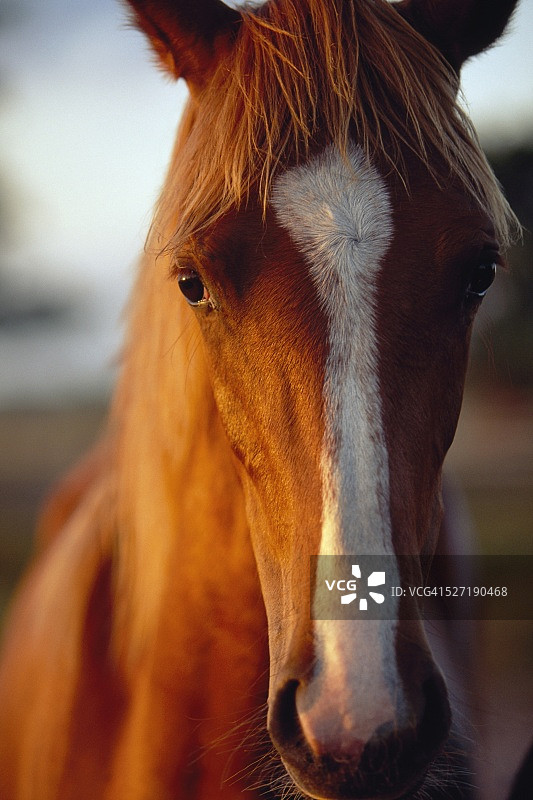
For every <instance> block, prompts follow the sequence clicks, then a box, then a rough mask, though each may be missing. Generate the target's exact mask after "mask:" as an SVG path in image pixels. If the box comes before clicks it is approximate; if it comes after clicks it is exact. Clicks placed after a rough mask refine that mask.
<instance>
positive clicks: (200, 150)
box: [155, 0, 516, 250]
mask: <svg viewBox="0 0 533 800" xmlns="http://www.w3.org/2000/svg"><path fill="white" fill-rule="evenodd" d="M457 89H458V80H457V76H456V74H455V73H454V72H453V70H452V69H451V67H450V66H449V65H448V64H447V63H446V62H445V61H444V59H443V58H442V57H441V55H440V54H439V52H438V51H437V50H436V49H435V48H434V47H433V46H432V45H431V44H429V43H428V42H427V41H426V40H425V39H424V38H423V37H422V36H420V35H419V34H418V33H417V32H416V31H415V30H414V29H413V28H412V27H411V26H410V25H409V24H408V23H407V22H406V21H405V20H404V19H403V17H402V16H401V15H400V14H399V13H398V12H397V10H396V9H395V8H394V5H393V4H391V3H389V2H387V0H353V2H344V0H271V2H268V3H266V4H265V5H263V6H261V7H260V8H258V9H252V8H247V9H246V10H245V11H244V14H243V23H242V27H241V29H240V31H239V34H238V38H237V40H236V43H235V47H234V48H233V49H232V50H231V52H230V53H229V55H228V56H227V58H226V59H225V60H223V61H222V62H221V63H220V64H219V66H218V69H217V72H216V73H215V75H214V77H213V80H212V81H211V82H210V84H209V86H208V88H207V89H206V90H205V92H204V94H203V95H202V97H201V99H200V102H198V101H197V100H191V101H190V102H189V105H188V107H187V108H186V111H185V114H184V118H183V121H182V125H181V128H180V135H179V138H178V146H177V148H176V152H175V157H174V159H173V162H172V165H171V170H170V174H169V180H168V182H167V186H166V189H165V191H164V193H163V195H162V199H161V202H160V206H159V213H158V215H157V217H156V219H157V220H158V222H159V223H161V224H157V225H156V229H155V232H156V233H157V234H158V235H159V236H160V237H161V231H162V230H165V231H168V230H169V228H168V223H169V222H170V224H171V227H172V228H173V230H174V235H173V236H172V238H171V241H170V246H171V248H172V249H173V250H174V249H175V248H176V247H177V248H178V249H179V245H180V243H181V242H183V241H184V239H186V238H188V237H189V236H190V235H191V234H194V233H196V232H198V231H200V230H202V229H204V228H205V227H207V226H209V225H210V224H212V223H213V222H215V221H216V220H217V219H219V218H220V217H222V216H223V215H224V214H226V213H227V212H229V211H231V210H232V209H235V208H236V207H238V206H239V205H241V204H242V203H244V202H246V201H247V200H248V199H249V197H250V195H251V193H252V192H257V193H258V195H259V201H260V203H261V205H262V206H263V208H266V205H267V203H268V200H269V195H270V189H271V185H272V180H273V177H274V176H275V174H276V172H278V171H279V170H281V169H284V168H287V167H288V166H289V165H292V164H294V163H297V162H298V161H300V160H302V159H305V158H306V157H307V156H308V155H309V154H310V153H311V152H312V151H313V149H314V148H317V147H318V146H323V145H324V143H327V142H333V143H335V144H336V145H337V146H338V148H339V149H340V151H341V152H345V151H346V144H347V140H348V137H349V135H350V134H351V133H353V134H354V135H355V138H356V141H357V143H358V144H359V145H360V146H362V147H363V148H364V149H365V151H366V152H367V154H368V155H369V156H372V155H373V154H380V157H381V158H383V156H384V157H385V158H386V160H387V161H388V162H389V164H390V167H391V168H392V169H394V170H396V171H397V172H398V173H399V174H400V176H401V178H402V180H403V181H404V183H406V184H407V183H408V175H407V171H406V169H405V164H404V157H403V153H404V152H407V151H410V152H411V153H413V154H415V155H416V156H417V157H418V158H419V159H420V160H421V161H422V162H423V163H424V164H425V166H426V167H427V168H428V170H429V171H430V172H431V174H432V175H433V176H434V178H435V179H436V180H437V182H439V183H442V185H445V184H446V183H449V182H450V181H456V182H458V183H459V185H462V186H463V187H464V189H465V190H466V191H467V192H468V193H469V194H470V195H471V197H472V198H473V200H474V201H475V202H476V203H478V204H479V205H480V206H481V207H482V208H484V209H486V210H487V211H488V213H489V215H490V216H491V218H492V221H493V223H494V226H495V229H496V233H497V235H498V237H499V239H500V241H501V242H502V244H503V245H505V244H508V242H509V241H510V239H512V234H513V232H514V229H515V227H516V219H515V217H514V214H513V212H512V211H511V209H510V207H509V205H508V204H507V202H506V200H505V198H504V197H503V195H502V193H501V191H500V187H499V185H498V183H497V181H496V180H495V178H494V175H493V173H492V171H491V169H490V167H489V166H488V164H487V161H486V159H485V156H484V154H483V152H482V150H481V147H480V145H479V143H478V140H477V136H476V134H475V132H474V130H473V127H472V125H471V123H470V121H469V119H468V118H467V116H466V114H465V112H464V111H463V110H462V108H461V107H460V106H459V104H458V102H457V99H456V98H457ZM177 210H179V212H177ZM177 213H179V217H176V215H177ZM158 241H159V242H161V238H159V240H158ZM164 244H167V242H164Z"/></svg>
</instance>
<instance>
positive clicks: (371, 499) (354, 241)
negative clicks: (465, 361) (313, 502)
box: [273, 145, 399, 688]
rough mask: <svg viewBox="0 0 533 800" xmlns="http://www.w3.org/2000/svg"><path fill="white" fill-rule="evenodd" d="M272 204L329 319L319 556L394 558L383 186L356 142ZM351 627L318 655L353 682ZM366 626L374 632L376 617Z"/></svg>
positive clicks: (317, 162)
mask: <svg viewBox="0 0 533 800" xmlns="http://www.w3.org/2000/svg"><path fill="white" fill-rule="evenodd" d="M273 206H274V209H275V211H276V214H277V217H278V220H279V221H280V223H281V224H282V225H283V226H284V227H285V229H286V230H287V231H288V232H289V234H290V236H291V238H292V239H293V241H294V242H295V244H296V245H297V246H298V248H299V249H300V251H301V252H302V253H303V254H304V255H305V258H306V261H307V264H308V266H309V271H310V276H311V279H312V281H313V284H314V286H315V287H316V290H317V292H318V296H319V298H320V301H321V304H322V306H323V308H324V310H325V312H326V315H327V319H328V321H329V354H328V358H327V363H326V369H325V384H324V406H325V437H324V442H323V448H322V456H321V461H322V463H321V469H322V486H323V513H322V536H321V544H320V554H322V555H341V554H345V553H346V554H348V553H349V554H364V555H366V554H380V553H387V554H391V555H392V554H393V553H394V550H393V546H392V541H391V523H390V510H389V465H388V453H387V447H386V442H385V435H384V430H383V423H382V409H381V398H380V392H379V380H378V346H377V335H376V319H375V309H376V295H377V289H376V284H377V278H378V274H379V271H380V267H381V264H382V260H383V257H384V255H385V253H386V251H387V249H388V247H389V244H390V241H391V238H392V234H393V222H392V208H391V203H390V200H389V195H388V191H387V187H386V185H385V182H384V181H383V179H382V178H381V176H380V175H379V173H378V172H377V170H376V169H375V168H374V167H373V166H372V165H371V164H370V163H369V162H368V160H367V159H366V157H365V155H364V153H363V151H362V150H361V149H360V148H356V147H355V146H353V145H352V146H350V147H349V148H348V152H347V157H343V156H342V155H341V154H340V153H339V151H338V150H337V149H336V148H334V147H328V148H327V149H326V150H325V151H324V152H323V153H322V154H320V155H319V156H318V157H315V158H314V159H312V160H311V161H310V162H308V163H307V164H305V165H304V166H298V167H295V168H294V169H291V170H289V171H288V172H286V173H284V174H283V175H281V176H280V177H279V178H278V179H277V180H276V183H275V186H274V192H273ZM390 577H391V578H393V579H394V581H396V580H398V576H397V575H395V576H390ZM319 579H320V576H317V580H319ZM389 585H391V584H390V583H389ZM396 585H399V580H398V583H396ZM315 611H317V609H315ZM355 624H356V623H353V622H351V623H350V622H349V621H344V622H342V621H337V622H333V621H322V622H320V621H317V622H316V623H315V625H316V632H317V638H318V640H319V643H321V645H322V647H321V649H322V650H323V654H322V655H325V654H326V653H327V654H328V655H329V657H328V658H327V659H326V672H331V675H330V676H329V678H331V680H335V681H336V682H337V684H338V682H339V680H340V681H341V682H342V683H343V684H345V685H346V683H348V684H349V683H350V681H351V680H352V679H353V678H354V677H355V676H354V675H353V673H354V672H355V671H357V670H358V671H359V679H360V678H361V664H360V663H359V665H358V666H356V664H355V663H354V658H353V640H352V641H349V640H350V639H352V635H348V636H347V634H348V631H349V630H351V629H353V627H354V625H355ZM364 624H365V625H368V626H372V622H371V621H370V620H369V621H368V622H366V623H364ZM373 625H374V626H376V627H377V628H379V629H380V631H381V633H380V634H379V636H378V637H377V638H378V639H379V640H380V641H381V647H380V648H379V649H382V652H381V658H382V659H383V661H384V662H385V663H388V665H389V669H390V667H391V666H392V665H391V660H392V659H393V652H392V651H393V648H394V635H393V629H394V624H393V623H376V622H374V623H373ZM376 632H377V630H376ZM353 635H355V632H354V634H353ZM375 655H376V653H374V656H375ZM380 660H381V659H380ZM355 661H360V657H358V658H356V659H355ZM377 666H378V665H377V664H375V667H377ZM385 671H386V672H387V671H388V670H385ZM393 672H394V673H395V670H394V669H393ZM324 677H325V678H327V676H324ZM388 677H389V681H390V677H391V676H390V672H389V676H388ZM389 681H387V683H389V688H390V682H389ZM393 682H394V683H395V681H394V680H393Z"/></svg>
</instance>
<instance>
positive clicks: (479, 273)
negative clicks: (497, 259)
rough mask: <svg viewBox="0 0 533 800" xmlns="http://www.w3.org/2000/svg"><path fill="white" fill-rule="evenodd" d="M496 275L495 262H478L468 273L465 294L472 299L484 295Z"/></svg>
mask: <svg viewBox="0 0 533 800" xmlns="http://www.w3.org/2000/svg"><path fill="white" fill-rule="evenodd" d="M495 276H496V264H495V263H494V262H487V263H481V264H478V265H477V266H476V267H474V269H473V270H472V272H471V273H470V277H469V281H468V285H467V287H466V295H467V297H468V298H470V299H472V300H476V299H477V298H481V297H484V295H485V294H486V293H487V290H488V289H489V287H490V285H491V284H492V282H493V280H494V278H495Z"/></svg>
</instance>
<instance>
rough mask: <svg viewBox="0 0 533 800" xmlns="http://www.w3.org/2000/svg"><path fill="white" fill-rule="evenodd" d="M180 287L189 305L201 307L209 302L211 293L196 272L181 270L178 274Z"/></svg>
mask: <svg viewBox="0 0 533 800" xmlns="http://www.w3.org/2000/svg"><path fill="white" fill-rule="evenodd" d="M178 286H179V287H180V291H181V293H182V295H183V296H184V297H185V299H186V300H187V302H188V303H189V305H191V306H200V305H204V304H206V303H208V302H209V291H208V290H207V288H206V287H205V286H204V284H203V282H202V279H201V278H200V276H199V275H198V273H197V272H196V271H195V270H193V269H180V270H179V272H178Z"/></svg>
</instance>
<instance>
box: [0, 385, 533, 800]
mask: <svg viewBox="0 0 533 800" xmlns="http://www.w3.org/2000/svg"><path fill="white" fill-rule="evenodd" d="M104 418H105V409H104V407H103V406H99V405H87V406H81V407H70V408H62V409H48V410H19V411H10V412H3V413H0V498H1V500H0V512H1V517H0V602H1V604H2V609H4V608H5V606H6V603H7V602H8V598H9V596H10V595H11V592H12V590H13V588H14V586H15V583H16V581H17V579H18V577H19V576H20V574H21V571H22V570H23V568H24V565H25V563H26V561H27V559H28V557H29V555H30V553H31V546H32V545H31V542H32V531H33V528H34V524H35V519H36V515H37V513H38V508H39V505H40V504H41V502H42V500H43V498H44V497H45V495H46V494H47V492H48V491H50V487H51V486H52V485H53V484H54V482H55V481H56V480H57V479H58V478H59V477H60V475H61V474H62V473H63V472H64V471H65V470H66V469H67V468H68V467H69V465H71V464H72V463H73V462H75V461H76V459H77V458H78V457H79V455H80V454H81V453H83V451H84V450H86V448H87V447H88V446H89V445H90V444H91V442H92V441H94V439H95V438H96V436H97V435H98V432H99V430H100V429H101V427H102V424H103V421H104ZM532 455H533V410H532V406H531V403H530V402H529V401H528V398H527V396H525V395H524V394H519V395H511V394H509V393H503V394H500V395H497V394H495V393H494V391H491V392H485V393H483V392H479V391H477V392H476V393H472V392H470V393H469V394H467V397H466V399H465V403H464V407H463V413H462V416H461V421H460V424H459V428H458V431H457V435H456V440H455V442H454V445H453V447H452V450H451V451H450V455H449V459H448V464H449V471H450V472H451V473H452V475H453V480H454V482H455V484H457V485H458V486H460V487H461V493H462V494H463V496H464V499H465V503H466V510H467V514H468V516H469V519H470V523H471V526H472V529H473V531H474V532H475V536H476V538H477V543H478V548H479V550H480V551H481V552H485V553H488V554H498V553H507V554H523V553H533V536H532V530H531V525H532V520H533V491H532V490H533V458H532ZM532 577H533V576H532ZM479 626H480V627H479V629H478V631H477V638H478V642H477V650H478V653H479V671H477V672H476V674H475V675H474V676H473V678H472V681H471V683H472V687H473V691H472V694H471V697H470V699H469V701H468V702H469V705H470V710H471V712H472V716H473V718H474V731H473V733H472V737H473V739H474V740H475V741H476V742H477V743H478V750H479V752H478V756H479V760H480V768H479V770H478V774H479V777H478V780H479V781H480V782H481V784H482V786H483V794H482V797H483V798H484V800H502V799H503V797H504V796H505V787H507V785H508V782H509V779H510V776H511V775H512V774H514V772H515V771H516V769H517V766H518V764H519V761H520V759H521V757H522V754H523V753H524V752H525V750H526V748H527V746H528V742H529V741H530V739H531V738H532V737H533V622H531V621H529V622H527V621H526V622H524V621H522V622H509V621H505V622H502V621H485V622H482V623H479ZM473 646H474V645H473Z"/></svg>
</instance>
